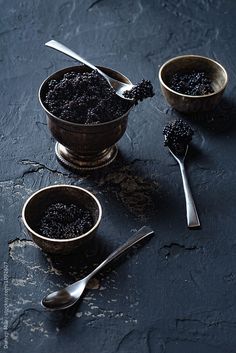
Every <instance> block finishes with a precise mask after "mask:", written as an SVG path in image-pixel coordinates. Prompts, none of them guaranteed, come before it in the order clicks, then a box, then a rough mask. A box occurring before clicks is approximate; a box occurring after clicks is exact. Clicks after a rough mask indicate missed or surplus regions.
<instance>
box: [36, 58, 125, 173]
mask: <svg viewBox="0 0 236 353" xmlns="http://www.w3.org/2000/svg"><path fill="white" fill-rule="evenodd" d="M98 67H99V68H100V69H101V70H102V71H104V72H105V73H107V74H108V75H109V76H111V77H113V78H115V79H117V80H119V81H122V82H124V83H128V84H130V83H131V81H130V80H129V79H128V78H127V77H126V76H124V75H122V74H121V73H119V72H117V71H114V70H112V69H109V68H107V67H101V66H98ZM71 71H74V72H80V73H83V72H90V71H91V69H89V68H87V67H86V66H84V65H81V66H73V67H67V68H65V69H63V70H60V71H57V72H55V73H54V74H52V75H51V76H49V77H48V78H47V79H46V80H45V81H44V82H43V83H42V85H41V87H40V89H39V101H40V103H41V106H42V108H43V109H44V111H45V112H46V114H47V123H48V127H49V129H50V131H51V134H52V135H53V137H54V138H55V139H56V140H57V143H56V146H55V152H56V156H57V158H58V159H59V161H61V162H62V164H64V165H65V166H67V167H70V168H72V169H75V170H91V169H98V168H101V167H104V166H106V165H108V164H109V163H111V162H112V161H113V160H114V159H115V157H116V155H117V147H116V145H115V144H116V142H117V141H119V139H120V138H121V137H122V136H123V134H124V132H125V130H126V127H127V121H128V114H129V112H130V110H131V109H132V106H131V107H130V109H129V110H128V111H127V112H126V113H125V114H124V115H122V116H121V117H119V118H117V119H115V120H111V121H109V122H105V123H101V124H96V125H85V124H77V123H72V122H70V121H65V120H62V119H60V118H58V117H56V116H55V115H53V114H52V113H51V112H50V111H48V110H47V108H46V107H45V105H44V99H45V95H46V93H47V90H48V82H49V81H50V80H53V79H59V78H61V77H63V75H64V74H65V73H67V72H71Z"/></svg>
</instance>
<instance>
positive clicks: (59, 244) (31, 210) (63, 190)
mask: <svg viewBox="0 0 236 353" xmlns="http://www.w3.org/2000/svg"><path fill="white" fill-rule="evenodd" d="M58 202H61V203H65V204H70V203H74V204H80V205H82V206H84V207H85V208H86V209H88V210H89V211H90V212H91V214H92V217H93V221H94V225H93V227H92V228H91V229H90V230H89V231H88V232H87V233H85V234H82V235H80V236H78V237H76V238H71V239H51V238H47V237H44V236H42V235H41V234H39V233H38V232H37V224H38V223H39V221H40V219H41V217H42V215H43V213H44V212H45V210H46V209H47V208H48V207H49V206H50V205H51V204H53V203H58ZM101 217H102V208H101V205H100V202H99V201H98V199H97V198H96V197H95V196H94V195H93V194H92V193H91V192H89V191H87V190H85V189H83V188H81V187H78V186H72V185H53V186H48V187H46V188H43V189H40V190H39V191H37V192H35V193H34V194H33V195H31V196H30V197H29V198H28V200H27V201H26V202H25V204H24V206H23V209H22V220H23V223H24V225H25V227H26V229H27V230H28V233H29V234H30V236H31V237H32V239H33V241H34V242H35V243H36V244H37V245H38V246H39V247H40V248H42V249H43V250H44V251H45V252H48V253H55V254H69V253H71V252H73V251H74V250H76V249H77V248H78V247H79V246H80V245H82V244H84V243H85V241H88V240H89V239H91V238H92V237H93V236H94V235H95V232H96V230H97V228H98V226H99V224H100V221H101Z"/></svg>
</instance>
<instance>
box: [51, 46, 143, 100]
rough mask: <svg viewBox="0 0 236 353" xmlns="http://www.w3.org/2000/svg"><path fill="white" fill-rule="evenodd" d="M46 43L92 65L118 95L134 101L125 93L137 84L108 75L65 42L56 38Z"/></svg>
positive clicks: (87, 64)
mask: <svg viewBox="0 0 236 353" xmlns="http://www.w3.org/2000/svg"><path fill="white" fill-rule="evenodd" d="M45 45H46V46H47V47H50V48H53V49H55V50H58V51H59V52H61V53H64V54H66V55H68V56H70V57H71V58H73V59H75V60H77V61H80V62H81V63H83V64H84V65H86V66H88V67H90V68H91V69H92V70H96V71H97V72H98V73H99V74H100V75H101V76H103V77H104V78H105V79H106V80H107V82H108V83H109V85H110V86H111V87H112V88H113V89H114V90H115V92H116V94H117V95H118V96H120V97H121V98H123V99H127V100H129V101H133V99H131V98H128V97H126V96H125V95H124V93H125V92H127V91H131V89H132V88H134V87H136V85H133V84H132V83H130V84H128V83H124V82H121V81H118V80H116V79H114V78H112V77H110V76H108V75H107V74H105V73H104V72H103V71H102V70H100V69H99V68H97V67H96V66H94V65H93V64H91V63H90V62H89V61H87V60H86V59H84V58H82V57H81V56H80V55H79V54H77V53H75V52H74V51H73V50H71V49H69V48H68V47H66V46H65V45H64V44H61V43H59V42H57V41H56V40H50V41H49V42H47V43H45Z"/></svg>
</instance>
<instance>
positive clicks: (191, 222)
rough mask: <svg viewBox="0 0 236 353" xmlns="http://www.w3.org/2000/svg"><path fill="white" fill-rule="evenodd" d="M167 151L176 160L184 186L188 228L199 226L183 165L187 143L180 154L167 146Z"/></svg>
mask: <svg viewBox="0 0 236 353" xmlns="http://www.w3.org/2000/svg"><path fill="white" fill-rule="evenodd" d="M169 151H170V153H171V154H172V156H173V157H174V159H175V160H176V161H177V162H178V164H179V167H180V171H181V176H182V180H183V187H184V195H185V201H186V213H187V225H188V227H189V228H196V227H200V225H201V224H200V221H199V217H198V214H197V209H196V206H195V203H194V200H193V197H192V193H191V190H190V186H189V183H188V178H187V174H186V170H185V165H184V161H185V157H186V155H187V152H188V145H187V147H186V150H185V153H184V154H183V155H181V156H177V155H176V154H175V153H174V152H173V150H171V149H170V148H169Z"/></svg>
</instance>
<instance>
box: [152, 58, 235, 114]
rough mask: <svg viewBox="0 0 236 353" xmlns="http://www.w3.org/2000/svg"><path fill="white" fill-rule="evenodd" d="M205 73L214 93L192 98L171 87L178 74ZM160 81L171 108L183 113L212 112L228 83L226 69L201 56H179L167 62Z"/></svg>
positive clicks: (163, 67) (161, 69)
mask: <svg viewBox="0 0 236 353" xmlns="http://www.w3.org/2000/svg"><path fill="white" fill-rule="evenodd" d="M192 71H199V72H205V73H206V74H207V76H208V78H209V79H210V80H211V82H212V88H213V90H214V92H213V93H210V94H207V95H201V96H191V95H186V94H182V93H178V92H176V91H174V90H173V89H171V88H170V87H169V82H170V80H171V78H172V76H173V75H174V74H176V73H190V72H192ZM159 81H160V86H161V90H162V92H163V95H164V97H165V99H166V100H167V102H168V103H169V105H170V106H172V107H173V108H175V109H176V110H178V111H180V112H183V113H194V112H203V111H210V110H212V109H214V108H215V106H216V105H217V104H218V103H219V101H220V99H221V97H222V95H223V93H224V90H225V87H226V85H227V83H228V75H227V72H226V70H225V68H224V67H223V66H222V65H221V64H219V63H218V62H216V61H214V60H212V59H210V58H207V57H204V56H199V55H183V56H177V57H175V58H172V59H170V60H168V61H167V62H165V63H164V64H163V65H162V66H161V68H160V70H159Z"/></svg>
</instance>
